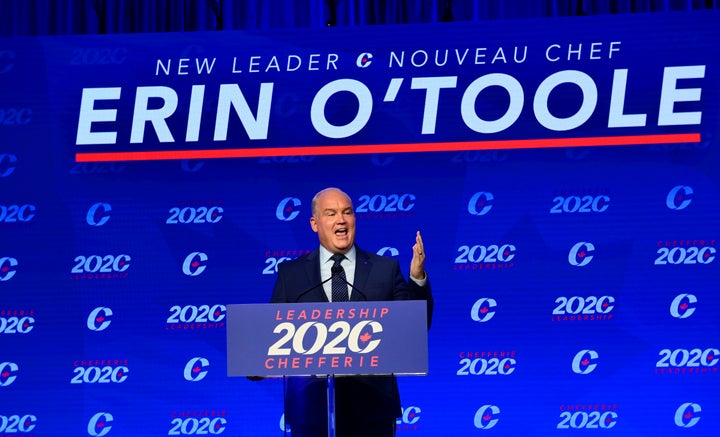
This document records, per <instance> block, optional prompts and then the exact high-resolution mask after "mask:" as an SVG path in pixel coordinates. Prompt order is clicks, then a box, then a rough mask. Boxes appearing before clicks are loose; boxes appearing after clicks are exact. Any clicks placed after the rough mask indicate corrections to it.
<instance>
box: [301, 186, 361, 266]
mask: <svg viewBox="0 0 720 437" xmlns="http://www.w3.org/2000/svg"><path fill="white" fill-rule="evenodd" d="M315 209H316V211H315V215H313V217H312V218H311V219H310V226H311V227H312V230H313V231H315V232H317V234H318V238H319V239H320V244H321V245H322V246H323V247H324V248H326V249H327V250H329V251H331V252H333V253H343V254H344V253H347V251H348V250H350V248H351V247H352V245H353V243H354V242H355V211H354V210H353V206H352V201H351V200H350V199H349V198H348V197H347V196H346V195H345V194H344V193H342V192H340V191H335V190H331V191H327V192H325V193H322V194H321V195H320V196H319V197H318V198H317V204H316V208H315Z"/></svg>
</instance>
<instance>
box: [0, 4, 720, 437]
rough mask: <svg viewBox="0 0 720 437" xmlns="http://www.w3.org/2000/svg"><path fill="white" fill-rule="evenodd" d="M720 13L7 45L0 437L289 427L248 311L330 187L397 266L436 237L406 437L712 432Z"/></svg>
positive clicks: (718, 326)
mask: <svg viewBox="0 0 720 437" xmlns="http://www.w3.org/2000/svg"><path fill="white" fill-rule="evenodd" d="M718 23H720V15H719V14H718V13H717V12H715V11H698V12H691V13H685V12H683V13H652V14H627V15H608V16H593V17H567V18H553V19H540V20H535V19H532V20H517V21H502V22H501V21H487V22H481V23H480V22H467V23H438V24H427V25H402V26H390V25H389V26H373V27H359V26H358V27H345V28H323V29H293V30H277V31H264V32H252V33H251V32H237V31H219V32H190V33H163V34H132V35H94V36H91V35H88V36H65V37H63V36H60V37H37V38H21V37H18V38H3V39H0V437H11V436H12V437H44V436H51V437H56V436H65V435H69V436H74V437H75V436H92V437H100V436H108V437H114V436H159V435H183V436H194V435H205V434H215V435H224V436H232V437H238V436H241V437H250V436H272V435H283V433H286V434H289V435H292V430H291V429H289V427H288V426H286V424H285V421H284V412H283V387H282V383H281V382H279V381H278V378H268V379H265V380H262V381H250V380H248V379H246V378H237V377H228V371H229V369H228V353H227V344H226V340H227V336H228V334H229V331H228V329H229V328H230V327H229V321H228V312H232V311H234V310H233V309H232V308H234V307H233V306H234V305H265V304H267V303H268V302H269V301H270V296H271V294H272V290H273V287H274V284H275V280H276V277H277V269H278V265H280V264H281V263H283V262H286V261H288V260H291V259H295V258H297V257H299V256H302V255H304V254H307V253H309V252H311V251H313V250H316V249H317V247H318V238H317V235H316V234H315V233H313V231H312V229H311V227H310V224H309V221H310V218H311V215H312V211H311V199H312V197H313V195H314V194H315V193H317V192H318V191H319V190H321V189H323V188H326V187H328V186H338V187H340V188H342V189H343V190H344V191H346V192H347V193H348V195H349V196H350V197H351V199H352V201H353V204H354V208H355V216H356V218H357V238H356V243H357V245H358V247H360V248H361V249H364V250H366V251H370V252H374V253H377V254H379V255H383V256H388V257H393V258H396V259H397V261H398V262H399V265H400V267H401V269H402V271H403V273H404V274H407V273H408V272H409V266H410V260H411V258H412V246H413V244H414V242H415V235H416V232H417V231H420V232H421V234H422V238H423V242H424V246H425V253H426V256H427V258H426V259H427V260H426V265H425V267H426V270H427V273H428V277H429V280H430V283H431V284H432V288H433V290H432V291H433V296H434V303H435V305H434V313H433V314H432V327H431V329H430V330H429V331H428V332H427V333H426V334H427V343H428V356H427V370H428V371H427V375H426V376H422V377H400V378H398V383H399V386H400V387H399V388H400V394H401V402H402V408H403V410H402V415H401V416H400V417H398V419H397V430H398V436H417V437H425V436H427V437H435V436H448V435H452V436H471V435H480V434H488V435H489V434H496V435H500V434H502V435H507V436H538V437H547V436H556V435H560V436H562V435H565V434H573V435H588V436H595V435H608V436H611V435H612V436H633V437H635V436H663V437H672V436H683V437H688V436H702V437H706V436H709V435H715V434H717V430H718V429H720V390H718V387H720V294H719V293H718V292H717V284H718V283H720V269H718V262H719V261H718V248H719V245H718V244H719V243H718V241H719V238H720V229H719V228H718V223H720V172H719V171H718V168H720V155H719V154H718V138H720V105H719V104H718V102H720V74H719V72H720V26H718ZM368 304H369V303H368ZM373 305H374V304H373ZM377 305H380V306H381V307H382V306H384V305H386V303H380V302H378V303H377ZM387 305H390V304H389V303H388V304H387ZM388 308H389V306H388ZM288 309H290V308H288ZM282 318H283V320H280V321H276V320H273V321H272V323H276V325H273V329H275V328H274V327H275V326H277V324H281V323H293V328H290V327H289V325H284V326H286V327H287V329H288V332H280V333H274V334H273V335H287V334H288V333H289V331H290V329H295V336H294V338H295V337H297V335H298V332H299V331H300V330H301V329H304V330H305V331H304V332H305V335H304V339H305V340H307V341H308V343H307V344H305V343H303V345H304V346H303V345H301V346H302V347H298V349H297V350H295V351H294V352H291V354H294V355H291V356H292V357H299V356H300V355H301V354H302V355H305V354H303V353H302V352H301V351H302V350H303V348H307V349H305V351H306V352H307V351H308V350H311V349H312V348H313V347H315V343H314V342H313V343H312V344H311V343H310V342H311V340H314V339H316V338H317V337H316V336H315V334H319V333H320V330H322V329H324V327H327V328H328V330H329V329H330V324H327V325H326V324H325V321H323V325H322V327H321V325H319V324H318V325H312V326H311V325H303V323H305V322H303V323H300V324H295V323H294V322H299V320H298V321H290V320H288V318H289V315H288V314H287V313H284V315H283V316H282ZM373 320H376V321H378V322H380V321H381V320H382V319H373ZM310 321H312V320H307V321H306V322H310ZM346 321H347V322H348V323H350V330H351V332H352V329H355V326H356V325H355V324H354V323H353V322H351V321H349V320H346ZM303 326H304V327H303ZM343 326H345V328H347V325H343ZM373 326H375V325H373ZM368 327H369V326H368ZM248 329H250V328H248ZM281 329H283V328H281ZM357 329H360V328H357ZM270 332H271V333H272V330H271V331H270ZM386 332H387V331H383V332H382V333H378V332H374V333H373V335H374V336H376V338H373V339H379V338H380V337H382V339H383V341H385V340H384V339H385V337H383V336H384V335H385V334H386ZM363 333H364V331H363ZM363 333H361V335H363ZM365 334H366V333H365ZM258 335H259V334H258ZM353 338H354V337H353ZM365 338H367V337H365ZM348 339H349V337H348ZM373 339H370V341H372V340H373ZM276 340H278V339H276ZM410 340H411V339H406V342H407V341H410ZM413 340H415V339H413ZM293 342H294V340H293ZM292 344H293V345H294V343H292ZM381 344H382V342H381ZM265 347H268V346H265ZM281 347H282V348H286V347H290V348H291V349H292V346H290V345H289V344H284V345H281ZM348 347H349V346H348ZM353 347H354V346H353ZM362 347H363V346H362V345H360V344H358V348H360V349H361V350H362ZM396 352H398V353H401V352H402V350H401V349H398V350H397V351H396ZM371 354H372V353H371ZM318 362H319V357H318V361H315V362H314V363H315V364H317V363H318ZM289 363H292V362H291V361H290V362H289ZM263 364H264V363H263ZM276 365H279V362H277V363H276Z"/></svg>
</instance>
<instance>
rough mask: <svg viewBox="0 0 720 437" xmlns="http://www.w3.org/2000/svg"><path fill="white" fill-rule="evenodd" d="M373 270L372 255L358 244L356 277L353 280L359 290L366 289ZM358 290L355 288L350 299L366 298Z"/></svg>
mask: <svg viewBox="0 0 720 437" xmlns="http://www.w3.org/2000/svg"><path fill="white" fill-rule="evenodd" d="M371 270H372V263H371V262H370V257H369V256H368V254H367V252H365V251H364V250H360V249H359V248H358V247H357V246H355V279H354V280H353V286H355V288H357V290H361V291H363V292H364V290H365V289H366V284H367V281H368V278H369V277H370V271H371ZM357 290H353V292H352V293H351V294H350V300H351V301H361V300H365V298H364V297H363V296H361V295H360V293H358V292H357Z"/></svg>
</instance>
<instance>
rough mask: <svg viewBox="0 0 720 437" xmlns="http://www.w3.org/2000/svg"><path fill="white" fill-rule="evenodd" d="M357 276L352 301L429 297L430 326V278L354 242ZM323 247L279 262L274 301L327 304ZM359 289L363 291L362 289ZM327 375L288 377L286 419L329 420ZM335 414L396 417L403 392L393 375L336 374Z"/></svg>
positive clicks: (303, 420) (398, 413)
mask: <svg viewBox="0 0 720 437" xmlns="http://www.w3.org/2000/svg"><path fill="white" fill-rule="evenodd" d="M355 251H356V261H355V278H354V280H353V286H354V287H355V289H353V291H352V293H351V296H350V297H351V300H352V301H362V300H365V298H367V300H369V301H383V300H413V299H414V300H426V301H427V303H428V328H429V326H430V320H431V316H432V308H433V299H432V293H431V291H430V282H429V281H427V282H426V283H425V285H424V286H423V287H420V286H418V285H417V284H416V283H415V282H413V281H409V282H408V281H406V280H405V278H404V277H403V275H402V272H401V271H400V265H399V263H398V261H397V260H396V259H394V258H389V257H384V256H380V255H377V254H374V253H372V252H366V251H364V250H361V249H359V248H358V247H357V246H355ZM319 253H320V252H319V250H315V251H313V252H311V253H309V254H306V255H303V256H301V257H299V258H297V259H295V260H292V261H286V262H283V263H281V264H278V276H277V281H276V283H275V289H274V290H273V295H272V299H271V302H272V303H283V302H284V303H294V302H327V301H328V299H327V296H326V295H325V291H324V290H323V287H322V285H320V284H321V278H320V260H319ZM357 290H360V291H361V292H362V294H361V293H360V292H358V291H357ZM326 402H327V398H326V382H325V380H324V379H318V378H307V377H292V378H288V383H287V388H286V394H285V421H286V422H287V423H289V424H290V426H292V425H293V424H297V423H300V422H308V421H311V422H313V423H315V422H316V421H320V422H323V421H324V422H325V423H326V422H327V415H326V414H327V403H326ZM335 402H336V417H337V420H338V421H341V420H343V416H344V415H350V414H360V415H362V416H363V417H378V418H391V419H392V418H395V417H399V416H400V415H401V406H400V395H399V392H398V386H397V380H396V379H395V377H394V376H363V377H338V378H337V379H336V382H335Z"/></svg>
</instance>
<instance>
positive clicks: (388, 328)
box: [226, 300, 428, 376]
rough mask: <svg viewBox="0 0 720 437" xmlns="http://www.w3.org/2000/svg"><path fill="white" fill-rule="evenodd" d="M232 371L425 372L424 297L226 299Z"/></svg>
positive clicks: (234, 373) (271, 373)
mask: <svg viewBox="0 0 720 437" xmlns="http://www.w3.org/2000/svg"><path fill="white" fill-rule="evenodd" d="M226 315H227V359H228V376H248V375H256V376H283V375H363V374H365V375H369V374H390V373H392V374H408V375H413V374H426V373H427V371H428V352H427V304H426V302H425V301H419V300H418V301H415V300H406V301H378V302H334V303H328V302H318V303H294V304H292V303H282V304H238V305H227V312H226Z"/></svg>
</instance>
